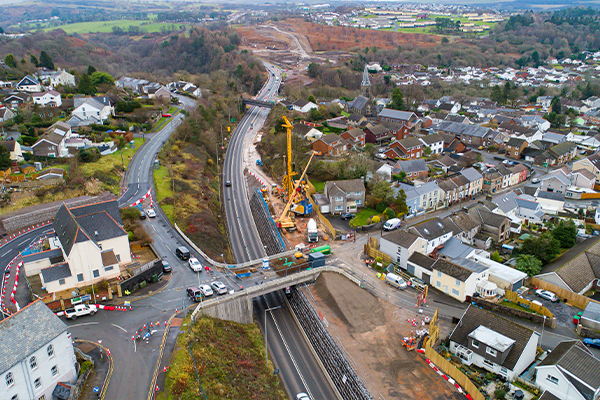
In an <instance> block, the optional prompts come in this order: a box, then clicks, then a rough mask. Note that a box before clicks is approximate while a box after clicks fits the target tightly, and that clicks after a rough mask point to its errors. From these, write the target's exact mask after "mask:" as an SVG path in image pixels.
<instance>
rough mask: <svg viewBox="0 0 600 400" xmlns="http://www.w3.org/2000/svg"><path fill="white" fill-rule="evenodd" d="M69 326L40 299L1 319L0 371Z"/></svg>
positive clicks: (37, 348) (24, 357)
mask: <svg viewBox="0 0 600 400" xmlns="http://www.w3.org/2000/svg"><path fill="white" fill-rule="evenodd" d="M66 330H67V326H66V325H65V323H64V322H62V321H61V320H60V319H59V318H58V317H57V316H56V315H54V313H53V312H52V311H51V310H50V309H49V308H48V307H47V306H46V305H45V304H44V303H43V302H42V301H41V300H37V301H35V302H33V303H31V304H29V305H28V306H27V307H25V308H22V309H21V311H19V312H17V313H16V314H13V315H12V316H10V317H8V318H6V319H4V320H3V321H0V338H1V340H0V373H4V372H5V371H7V370H8V369H10V368H12V367H13V366H14V365H15V364H17V363H19V362H21V361H22V360H23V359H26V358H27V357H28V356H29V355H30V354H32V353H34V352H36V351H37V350H39V349H40V348H41V347H43V346H45V345H46V344H47V343H48V342H50V341H51V340H53V339H54V338H56V337H57V336H58V335H60V334H61V333H63V332H64V331H66Z"/></svg>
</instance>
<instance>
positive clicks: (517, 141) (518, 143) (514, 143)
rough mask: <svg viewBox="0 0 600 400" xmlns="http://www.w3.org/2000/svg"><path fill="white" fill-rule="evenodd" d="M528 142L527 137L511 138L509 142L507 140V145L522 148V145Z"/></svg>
mask: <svg viewBox="0 0 600 400" xmlns="http://www.w3.org/2000/svg"><path fill="white" fill-rule="evenodd" d="M526 142H527V140H525V139H517V138H510V140H509V141H508V142H506V145H507V146H513V147H517V148H520V147H521V145H522V144H523V143H526Z"/></svg>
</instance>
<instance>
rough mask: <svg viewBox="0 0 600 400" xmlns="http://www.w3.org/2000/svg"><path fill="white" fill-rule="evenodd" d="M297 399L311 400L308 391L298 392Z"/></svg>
mask: <svg viewBox="0 0 600 400" xmlns="http://www.w3.org/2000/svg"><path fill="white" fill-rule="evenodd" d="M296 400H310V397H308V395H307V394H306V393H298V394H297V395H296Z"/></svg>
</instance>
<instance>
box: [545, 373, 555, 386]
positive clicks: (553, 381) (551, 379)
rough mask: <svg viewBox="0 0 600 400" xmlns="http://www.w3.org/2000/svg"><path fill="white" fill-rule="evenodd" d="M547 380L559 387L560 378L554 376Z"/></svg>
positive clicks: (547, 377) (549, 376)
mask: <svg viewBox="0 0 600 400" xmlns="http://www.w3.org/2000/svg"><path fill="white" fill-rule="evenodd" d="M546 380H547V381H550V382H552V383H554V384H555V385H558V378H557V377H555V376H552V375H548V376H546Z"/></svg>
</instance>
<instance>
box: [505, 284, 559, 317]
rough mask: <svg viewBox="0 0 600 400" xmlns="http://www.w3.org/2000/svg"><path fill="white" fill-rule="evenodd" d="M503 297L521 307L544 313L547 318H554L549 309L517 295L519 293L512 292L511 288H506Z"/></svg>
mask: <svg viewBox="0 0 600 400" xmlns="http://www.w3.org/2000/svg"><path fill="white" fill-rule="evenodd" d="M504 297H506V298H507V299H508V300H509V301H510V302H511V303H514V304H518V305H520V306H521V307H525V308H528V309H530V310H532V311H534V312H536V313H538V314H541V315H544V316H546V317H548V318H554V314H552V313H551V312H550V310H548V309H547V308H546V307H544V306H540V305H539V304H535V303H533V302H532V301H529V300H527V299H524V298H522V297H519V295H518V294H517V293H515V292H513V291H512V290H508V289H506V292H505V294H504Z"/></svg>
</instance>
